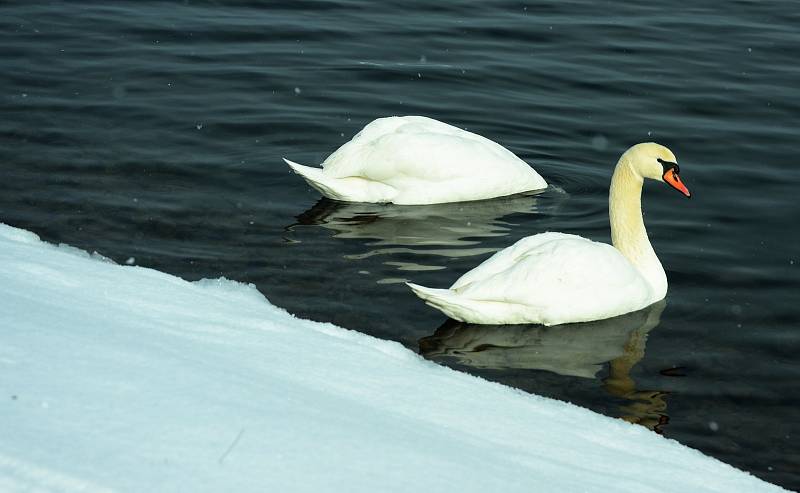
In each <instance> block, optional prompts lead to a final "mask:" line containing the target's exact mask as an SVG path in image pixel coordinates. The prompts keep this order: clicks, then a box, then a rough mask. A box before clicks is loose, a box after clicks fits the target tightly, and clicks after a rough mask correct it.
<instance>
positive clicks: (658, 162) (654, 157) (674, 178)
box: [622, 142, 692, 198]
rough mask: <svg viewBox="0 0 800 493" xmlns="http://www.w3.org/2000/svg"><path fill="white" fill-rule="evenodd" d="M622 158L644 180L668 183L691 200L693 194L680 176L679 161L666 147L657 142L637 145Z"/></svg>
mask: <svg viewBox="0 0 800 493" xmlns="http://www.w3.org/2000/svg"><path fill="white" fill-rule="evenodd" d="M622 158H623V160H626V161H628V162H629V163H630V165H631V168H632V169H633V170H634V171H635V172H636V173H638V174H639V175H640V176H642V178H650V179H651V180H656V181H660V182H663V183H666V184H667V185H669V186H671V187H672V188H674V189H675V190H677V191H679V192H681V193H682V194H684V195H685V196H686V197H690V198H691V196H692V194H691V193H690V192H689V189H688V188H686V185H684V184H683V182H682V181H681V178H680V176H679V174H680V171H681V169H680V168H679V167H678V160H677V159H675V154H673V153H672V151H670V150H669V149H667V148H666V147H664V146H662V145H660V144H656V143H655V142H645V143H643V144H636V145H635V146H633V147H631V148H630V149H628V150H627V151H625V154H623V155H622Z"/></svg>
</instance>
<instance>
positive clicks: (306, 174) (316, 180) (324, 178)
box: [283, 158, 351, 200]
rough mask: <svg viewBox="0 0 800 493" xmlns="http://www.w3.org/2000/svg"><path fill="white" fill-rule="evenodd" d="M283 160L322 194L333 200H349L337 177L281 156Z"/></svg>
mask: <svg viewBox="0 0 800 493" xmlns="http://www.w3.org/2000/svg"><path fill="white" fill-rule="evenodd" d="M283 160H284V161H286V164H288V165H289V167H290V168H292V171H294V172H295V173H297V174H298V175H300V176H302V177H303V179H304V180H305V181H307V182H308V184H309V185H311V186H312V187H314V188H315V189H316V190H317V191H319V193H321V194H322V195H324V196H326V197H328V198H329V199H333V200H351V199H349V198H348V197H347V194H346V193H343V191H342V190H341V187H340V185H339V184H338V183H337V179H336V178H332V177H330V176H328V175H326V174H325V173H323V172H322V169H321V168H312V167H311V166H303V165H302V164H298V163H295V162H294V161H289V160H288V159H286V158H283Z"/></svg>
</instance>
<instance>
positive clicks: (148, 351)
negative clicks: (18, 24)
mask: <svg viewBox="0 0 800 493" xmlns="http://www.w3.org/2000/svg"><path fill="white" fill-rule="evenodd" d="M398 323H402V321H401V320H398ZM0 327H2V328H1V329H0V422H2V423H3V433H2V439H1V440H0V490H1V491H29V490H36V491H39V490H43V491H298V492H302V491H315V492H316V491H348V492H350V491H369V492H377V491H380V492H386V491H415V492H417V491H459V492H470V491H475V492H486V491H503V492H514V491H524V492H531V491H535V492H551V491H552V492H573V491H587V492H593V491H597V492H608V491H630V492H637V493H638V492H647V491H653V492H656V491H658V492H670V491H674V492H681V493H684V492H711V491H717V492H723V491H724V492H729V491H742V492H745V491H746V492H761V491H785V490H782V489H781V488H779V487H777V486H774V485H771V484H769V483H766V482H763V481H761V480H759V479H757V478H755V477H753V476H751V475H749V474H747V473H744V472H742V471H739V470H737V469H735V468H733V467H731V466H729V465H726V464H724V463H722V462H720V461H718V460H716V459H713V458H710V457H707V456H705V455H703V454H701V453H699V452H697V451H695V450H692V449H690V448H688V447H685V446H683V445H681V444H679V443H677V442H675V441H673V440H669V439H665V438H663V437H660V436H658V435H656V434H654V433H652V432H650V431H648V430H646V429H644V428H642V427H639V426H636V425H631V424H628V423H626V422H624V421H622V420H617V419H611V418H608V417H605V416H602V415H599V414H596V413H594V412H591V411H588V410H586V409H583V408H579V407H577V406H574V405H571V404H568V403H564V402H560V401H556V400H552V399H547V398H543V397H539V396H536V395H529V394H526V393H523V392H520V391H517V390H514V389H511V388H508V387H505V386H502V385H499V384H495V383H491V382H487V381H485V380H482V379H480V378H476V377H473V376H470V375H467V374H464V373H460V372H456V371H453V370H450V369H448V368H445V367H441V366H438V365H435V364H433V363H431V362H428V361H425V360H423V359H421V358H420V357H418V356H417V355H415V354H414V353H412V352H411V351H409V350H407V349H405V348H403V347H402V346H401V345H399V344H397V343H394V342H389V341H383V340H379V339H375V338H373V337H370V336H367V335H364V334H361V333H358V332H354V331H350V330H346V329H342V328H339V327H335V326H333V325H330V324H322V323H317V322H312V321H307V320H301V319H297V318H295V317H293V316H292V315H290V314H288V313H286V312H285V311H284V310H281V309H279V308H277V307H275V306H273V305H271V304H270V303H269V302H268V301H267V300H266V299H265V298H264V297H263V296H262V295H261V294H260V293H259V292H258V291H257V290H256V289H255V288H254V287H253V286H248V285H244V284H240V283H236V282H233V281H227V280H224V279H219V280H204V281H200V282H187V281H184V280H182V279H179V278H177V277H174V276H171V275H168V274H164V273H161V272H158V271H154V270H151V269H146V268H141V267H133V266H121V265H116V264H113V263H111V262H109V261H104V260H103V259H102V258H98V257H92V256H90V255H89V254H87V253H85V252H83V251H80V250H77V249H74V248H71V247H65V246H61V247H58V246H54V245H50V244H47V243H44V242H41V241H40V240H39V238H38V237H37V236H36V235H35V234H33V233H30V232H27V231H24V230H20V229H16V228H13V227H10V226H6V225H1V224H0Z"/></svg>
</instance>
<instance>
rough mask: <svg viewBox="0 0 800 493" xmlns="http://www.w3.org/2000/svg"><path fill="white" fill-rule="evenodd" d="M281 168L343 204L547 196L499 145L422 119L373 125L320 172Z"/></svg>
mask: <svg viewBox="0 0 800 493" xmlns="http://www.w3.org/2000/svg"><path fill="white" fill-rule="evenodd" d="M284 161H286V163H287V164H288V165H289V166H290V167H291V168H292V170H294V172H295V173H297V174H299V175H300V176H302V177H303V178H305V180H306V181H307V182H308V184H309V185H311V186H312V187H314V188H316V189H317V190H318V191H319V192H320V193H322V195H324V196H326V197H328V198H331V199H334V200H343V201H346V202H378V203H385V202H392V203H395V204H401V205H421V204H440V203H445V202H464V201H469V200H482V199H490V198H493V197H502V196H505V195H512V194H515V193H520V192H527V191H530V190H539V189H543V188H547V183H546V182H545V181H544V179H543V178H542V177H541V176H539V174H538V173H537V172H536V171H534V170H533V168H531V167H530V166H528V164H527V163H525V161H523V160H521V159H520V158H518V157H517V156H515V155H514V153H512V152H511V151H509V150H508V149H506V148H505V147H503V146H501V145H500V144H498V143H496V142H493V141H491V140H489V139H487V138H485V137H481V136H480V135H477V134H474V133H472V132H467V131H466V130H461V129H460V128H456V127H454V126H452V125H448V124H446V123H442V122H440V121H437V120H434V119H432V118H427V117H424V116H393V117H388V118H379V119H377V120H375V121H373V122H372V123H370V124H369V125H367V126H366V127H364V128H363V129H362V130H361V132H359V133H358V134H356V136H355V137H353V139H352V140H351V141H350V142H347V143H346V144H344V145H343V146H342V147H340V148H339V149H337V150H336V152H334V153H333V154H331V155H330V156H328V159H326V160H325V162H323V163H322V169H319V168H312V167H309V166H303V165H300V164H297V163H294V162H292V161H289V160H288V159H284Z"/></svg>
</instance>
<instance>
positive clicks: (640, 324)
mask: <svg viewBox="0 0 800 493" xmlns="http://www.w3.org/2000/svg"><path fill="white" fill-rule="evenodd" d="M665 306H666V301H665V300H661V301H659V302H657V303H654V304H652V305H650V306H649V307H647V308H645V309H643V310H639V311H637V312H633V313H628V314H625V315H621V316H619V317H614V318H610V319H606V320H598V321H594V322H584V323H574V324H565V325H554V326H551V327H545V326H542V325H477V324H467V323H463V322H457V321H455V320H448V321H447V322H445V323H444V324H443V325H442V326H441V327H439V328H438V329H437V330H436V333H435V334H433V335H431V336H428V337H424V338H422V339H420V340H419V348H420V353H421V354H422V355H423V356H424V357H426V358H428V359H431V360H435V361H450V362H454V363H458V364H462V365H466V366H472V367H475V368H485V369H536V370H546V371H549V372H553V373H557V374H559V375H565V376H570V377H580V378H589V379H594V378H597V373H598V372H599V371H600V370H601V369H602V368H603V366H604V365H605V363H609V374H608V376H607V377H606V378H605V379H604V380H603V388H604V389H605V390H606V391H607V392H608V393H609V394H611V395H613V396H615V397H620V398H623V399H625V400H627V401H629V403H628V404H626V405H624V406H622V407H621V408H620V411H621V414H622V418H623V419H624V420H626V421H628V422H631V423H638V424H641V425H643V426H646V427H647V428H650V429H651V430H654V431H656V432H659V433H660V432H661V427H662V426H664V425H665V424H666V423H667V421H668V419H669V418H668V416H667V415H666V408H667V404H666V402H665V400H664V399H665V397H666V393H664V392H659V391H649V390H637V389H636V382H635V381H634V380H633V378H632V377H631V375H630V372H631V369H632V368H633V367H634V366H635V365H636V364H637V363H638V362H639V361H640V360H641V359H642V358H643V357H644V349H645V343H646V340H647V334H648V332H650V331H651V330H652V329H653V328H655V327H656V326H658V324H659V322H660V317H661V312H663V311H664V307H665Z"/></svg>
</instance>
